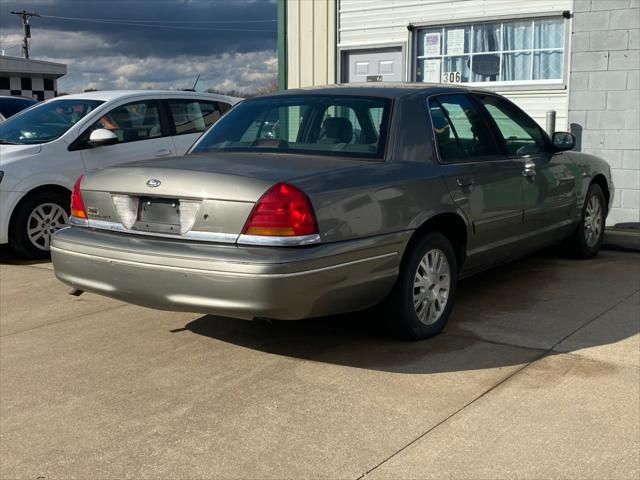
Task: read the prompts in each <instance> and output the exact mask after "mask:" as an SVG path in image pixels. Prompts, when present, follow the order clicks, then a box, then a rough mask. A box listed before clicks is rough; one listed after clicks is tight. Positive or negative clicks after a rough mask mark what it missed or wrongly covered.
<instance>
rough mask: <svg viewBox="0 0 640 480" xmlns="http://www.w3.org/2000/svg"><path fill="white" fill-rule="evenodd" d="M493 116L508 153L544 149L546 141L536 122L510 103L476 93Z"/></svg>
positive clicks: (529, 152)
mask: <svg viewBox="0 0 640 480" xmlns="http://www.w3.org/2000/svg"><path fill="white" fill-rule="evenodd" d="M478 99H479V100H480V102H481V103H482V104H483V105H484V107H485V108H486V110H487V112H488V113H489V115H490V116H491V118H493V121H494V122H495V124H496V126H497V127H498V130H500V134H501V135H502V138H503V140H504V143H505V145H506V148H507V152H508V153H509V154H510V155H518V156H524V155H533V154H536V153H540V152H543V151H544V150H546V141H545V139H544V135H543V134H542V130H541V129H540V127H539V126H538V124H537V123H536V122H535V121H534V120H533V119H532V118H531V117H529V116H528V115H526V114H525V113H523V112H522V111H521V110H519V109H517V108H515V107H514V106H513V105H512V104H511V103H509V102H507V101H505V100H503V99H501V98H499V97H495V96H493V95H478Z"/></svg>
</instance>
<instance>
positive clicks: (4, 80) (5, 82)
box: [0, 77, 11, 90]
mask: <svg viewBox="0 0 640 480" xmlns="http://www.w3.org/2000/svg"><path fill="white" fill-rule="evenodd" d="M10 85H11V82H10V81H9V77H0V90H10V89H11V86H10Z"/></svg>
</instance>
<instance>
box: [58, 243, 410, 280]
mask: <svg viewBox="0 0 640 480" xmlns="http://www.w3.org/2000/svg"><path fill="white" fill-rule="evenodd" d="M51 250H52V251H54V252H60V253H61V254H63V255H73V256H77V257H84V258H89V259H92V260H100V261H103V262H107V263H119V264H122V265H132V266H136V267H141V268H150V269H155V270H173V271H177V272H187V273H204V274H209V275H222V276H227V277H248V278H287V277H299V276H302V275H310V274H313V273H320V272H325V271H327V270H335V269H337V268H343V267H349V266H351V265H357V264H359V263H364V262H371V261H374V260H381V259H383V258H389V257H395V256H397V255H398V252H390V253H384V254H382V255H376V256H374V257H367V258H360V259H358V260H352V261H350V262H344V263H338V264H335V265H329V266H327V267H320V268H314V269H312V270H303V271H301V272H292V273H242V272H227V271H223V270H206V269H202V268H189V267H174V266H172V265H158V264H155V263H144V262H134V261H132V260H119V259H115V258H107V257H101V256H98V255H90V254H88V253H80V252H72V251H71V250H66V249H63V248H59V247H51ZM253 265H268V264H256V263H254V264H253Z"/></svg>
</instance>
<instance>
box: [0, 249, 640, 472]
mask: <svg viewBox="0 0 640 480" xmlns="http://www.w3.org/2000/svg"><path fill="white" fill-rule="evenodd" d="M0 262H2V264H1V265H0V336H1V338H0V478H45V479H49V478H205V477H206V478H243V479H246V478H256V479H257V478H274V479H289V478H291V479H293V478H296V479H297V478H351V479H356V478H360V477H362V476H364V477H366V478H369V477H371V478H443V477H449V478H512V477H519V478H558V477H562V478H634V479H635V478H638V476H640V458H639V456H638V453H637V452H638V451H640V340H639V339H640V335H639V330H640V312H639V311H638V310H639V304H640V294H639V293H638V292H640V255H639V254H636V253H628V252H610V251H603V252H602V253H601V255H600V256H599V257H598V258H597V259H595V260H593V261H586V262H582V261H573V260H565V259H562V258H560V257H559V256H558V255H557V254H556V253H555V252H553V251H546V252H543V253H541V254H538V255H535V256H533V257H529V258H526V259H523V260H520V261H518V262H515V263H513V264H510V265H507V266H504V267H502V268H499V269H496V270H493V271H490V272H487V273H484V274H482V275H479V276H477V277H474V278H471V279H468V280H465V281H464V282H463V283H462V284H461V286H460V288H459V290H458V295H459V296H458V301H457V303H456V307H455V310H454V316H453V317H452V319H451V322H450V325H449V326H448V328H447V330H446V333H445V334H443V335H440V336H438V337H436V338H434V339H431V340H428V341H424V342H415V343H403V342H398V341H395V340H391V339H389V338H387V337H386V336H385V334H384V332H383V331H381V329H380V328H379V327H378V326H377V318H376V311H375V310H373V311H368V312H363V313H359V314H356V315H346V316H338V317H331V318H327V319H315V320H309V321H303V322H289V323H287V322H284V323H283V322H277V323H274V324H267V323H257V322H244V321H239V320H231V319H224V318H214V317H210V316H201V315H197V314H189V313H172V312H158V311H153V310H148V309H144V308H140V307H136V306H131V305H126V304H123V303H121V302H116V301H113V300H109V299H104V298H101V297H98V296H95V295H91V294H84V295H82V296H80V297H72V296H70V295H68V294H67V292H68V291H69V289H68V288H67V287H65V286H64V285H62V284H61V283H59V282H57V281H56V280H55V278H54V277H53V273H52V272H51V270H50V268H49V267H50V264H48V263H36V264H31V265H25V264H23V263H22V262H19V261H16V260H15V259H14V258H13V257H12V256H11V254H9V253H7V252H6V251H5V252H0Z"/></svg>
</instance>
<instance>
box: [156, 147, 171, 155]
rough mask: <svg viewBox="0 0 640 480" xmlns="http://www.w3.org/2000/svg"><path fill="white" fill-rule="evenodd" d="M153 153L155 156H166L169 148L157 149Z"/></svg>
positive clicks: (168, 153)
mask: <svg viewBox="0 0 640 480" xmlns="http://www.w3.org/2000/svg"><path fill="white" fill-rule="evenodd" d="M155 155H156V157H166V156H167V155H171V150H169V149H168V148H163V149H162V150H158V151H157V152H156V153H155Z"/></svg>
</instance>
